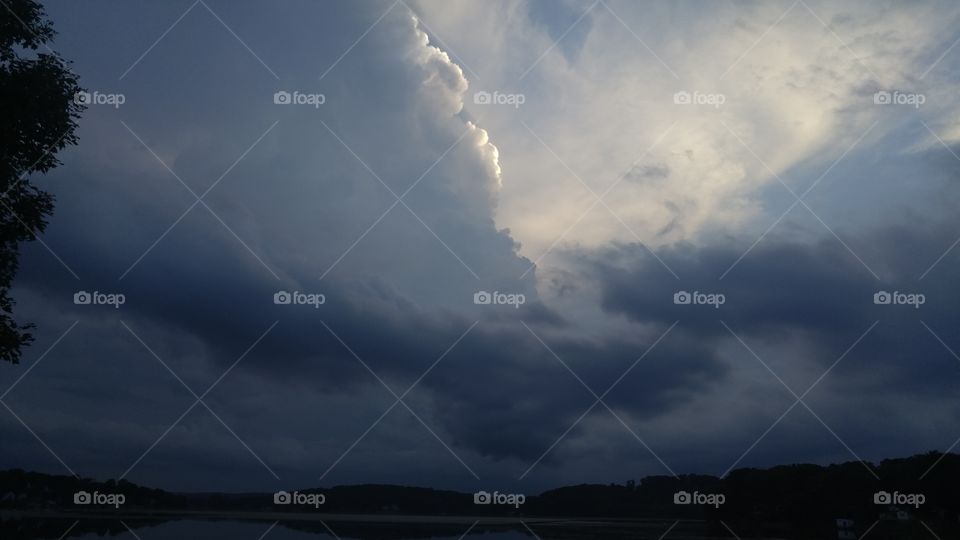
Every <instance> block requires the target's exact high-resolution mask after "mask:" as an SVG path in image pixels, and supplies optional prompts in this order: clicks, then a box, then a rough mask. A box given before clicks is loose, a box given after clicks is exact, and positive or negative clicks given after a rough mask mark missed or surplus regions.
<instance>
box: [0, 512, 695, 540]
mask: <svg viewBox="0 0 960 540" xmlns="http://www.w3.org/2000/svg"><path fill="white" fill-rule="evenodd" d="M528 525H529V526H530V527H531V528H532V529H533V531H534V532H535V533H536V537H535V536H534V535H533V533H531V532H530V531H529V530H528V529H527V528H526V527H525V526H524V525H522V524H515V525H511V526H500V527H492V526H489V527H487V528H484V526H483V525H480V526H476V527H473V528H471V526H470V521H469V520H468V521H466V522H465V523H459V524H436V523H404V524H391V523H378V522H373V521H362V520H358V521H356V522H344V521H330V522H327V523H326V524H324V523H323V522H320V521H296V522H282V523H281V522H278V523H274V522H271V521H230V520H202V519H184V520H176V521H162V522H160V521H154V522H147V521H143V520H135V519H125V520H120V519H81V520H79V521H78V520H77V519H76V518H73V517H56V518H38V517H34V518H27V517H23V518H20V519H10V520H6V521H4V520H0V538H2V539H3V540H60V539H61V538H62V539H63V540H67V539H82V540H95V539H102V538H121V539H129V540H188V539H194V538H196V539H204V540H244V539H249V540H261V539H262V540H308V539H313V540H318V539H333V538H341V539H345V540H346V539H360V540H417V539H436V540H447V539H449V540H457V539H459V538H464V537H466V538H478V537H482V538H483V539H484V540H521V539H522V540H532V539H534V538H539V539H541V540H552V539H563V540H586V539H594V538H596V539H613V538H617V539H624V538H644V539H646V538H649V539H656V538H659V537H661V536H662V534H663V533H664V532H666V530H667V529H668V528H669V526H670V523H666V522H649V523H632V524H630V525H625V524H618V525H614V526H613V527H610V524H607V526H603V527H596V526H594V525H587V524H584V523H582V522H581V523H579V524H574V523H570V524H563V525H559V524H557V523H555V522H554V523H535V522H531V523H528ZM327 526H329V529H327ZM128 527H129V528H128ZM131 529H132V531H131ZM694 529H696V530H694ZM703 532H704V531H703V530H702V529H700V528H699V527H693V526H691V525H690V524H681V525H679V526H676V527H674V528H673V529H672V530H671V532H670V537H671V538H672V539H682V538H690V537H700V538H703V537H704V536H706V535H704V534H703Z"/></svg>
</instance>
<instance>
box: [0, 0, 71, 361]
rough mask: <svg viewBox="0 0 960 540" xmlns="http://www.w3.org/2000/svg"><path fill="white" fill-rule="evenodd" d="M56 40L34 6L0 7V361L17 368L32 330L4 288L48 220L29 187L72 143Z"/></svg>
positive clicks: (47, 210) (64, 69) (67, 81)
mask: <svg viewBox="0 0 960 540" xmlns="http://www.w3.org/2000/svg"><path fill="white" fill-rule="evenodd" d="M54 34H55V32H54V30H53V26H52V25H51V23H50V21H49V20H48V19H47V17H46V14H45V12H44V10H43V8H42V7H41V6H40V5H39V4H38V3H37V2H34V1H33V0H4V2H3V3H2V5H0V361H7V362H12V363H14V364H16V363H19V361H20V356H21V352H22V349H23V347H25V346H26V345H28V344H29V343H31V342H32V341H33V336H32V335H31V333H30V329H31V328H32V327H33V325H32V324H25V323H20V322H17V321H16V320H15V319H14V313H13V311H14V305H15V302H14V300H13V298H11V297H10V286H11V282H12V281H13V278H14V277H15V275H16V273H17V268H18V261H19V254H20V245H21V244H22V243H24V242H29V241H32V240H35V239H36V238H37V237H38V236H39V235H40V234H41V233H42V232H43V231H44V229H45V228H46V225H47V218H48V217H49V216H50V215H51V213H52V212H53V203H54V200H53V196H52V195H50V194H49V193H47V192H45V191H43V190H41V189H39V188H37V187H36V186H34V185H33V184H32V183H31V182H30V176H31V175H35V174H43V173H46V172H47V171H49V170H50V169H52V168H54V167H56V166H57V165H59V164H60V162H59V161H58V160H57V158H56V153H57V152H58V151H60V150H62V149H63V148H65V147H66V146H67V145H73V144H76V143H77V136H76V134H75V131H76V128H77V120H78V119H79V117H80V112H81V111H82V110H83V106H82V105H80V104H79V103H77V102H76V101H75V96H76V95H77V93H78V92H80V91H81V88H80V86H79V84H78V80H77V76H76V75H75V74H73V73H72V72H71V71H70V68H69V62H68V61H66V60H64V59H63V58H61V57H60V56H59V55H58V54H56V53H54V52H53V51H52V50H51V49H50V48H49V43H50V42H51V40H52V39H53V36H54Z"/></svg>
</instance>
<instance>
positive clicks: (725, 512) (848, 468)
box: [0, 452, 960, 537]
mask: <svg viewBox="0 0 960 540" xmlns="http://www.w3.org/2000/svg"><path fill="white" fill-rule="evenodd" d="M871 470H872V471H873V473H874V474H875V475H876V476H877V477H879V478H880V480H879V481H878V480H877V478H876V477H874V475H873V474H871ZM958 480H960V455H957V454H942V453H937V452H931V453H927V454H922V455H917V456H913V457H909V458H903V459H888V460H885V461H883V462H881V463H880V464H879V465H874V464H865V463H861V462H848V463H843V464H838V465H829V466H820V465H783V466H778V467H773V468H770V469H751V468H744V469H737V470H735V471H733V472H731V473H730V474H729V475H727V476H726V477H724V478H717V477H714V476H701V475H683V476H680V477H676V478H675V477H672V476H648V477H645V478H642V479H640V480H628V481H626V482H625V483H624V484H609V485H605V484H582V485H576V486H567V487H561V488H558V489H552V490H548V491H545V492H543V493H541V494H538V495H533V494H528V495H526V500H525V501H524V503H523V504H522V505H520V506H519V507H515V506H510V505H502V504H489V505H483V504H475V503H474V494H473V493H461V492H455V491H442V490H435V489H430V488H422V487H406V486H391V485H373V484H368V485H353V486H333V487H329V488H310V489H299V490H298V492H299V493H301V494H313V493H323V494H324V497H325V500H324V502H323V504H322V506H319V507H318V508H314V507H313V506H304V505H278V504H274V494H273V493H245V494H229V493H204V494H178V493H170V492H167V491H163V490H159V489H151V488H146V487H142V486H138V485H135V484H132V483H130V482H126V481H120V482H115V481H112V480H109V481H106V482H98V481H95V480H90V479H81V478H75V477H71V476H55V475H48V474H42V473H36V472H26V471H22V470H8V471H3V472H0V511H21V512H24V513H28V514H30V515H37V514H38V513H39V514H42V513H44V512H71V513H78V514H82V513H84V512H87V513H89V512H94V511H95V512H96V513H97V514H98V515H110V514H113V513H116V514H118V515H119V516H127V515H139V516H140V517H141V518H144V517H149V516H151V515H153V514H154V513H163V514H165V515H166V514H167V513H169V512H173V513H175V512H180V511H183V512H188V511H189V512H205V511H206V512H250V513H257V512H271V513H273V512H298V513H304V512H317V513H324V514H350V513H356V514H387V515H390V514H395V515H425V516H502V517H531V518H533V517H558V518H569V517H583V518H601V517H602V518H615V519H690V520H705V521H707V522H713V523H725V524H729V525H730V526H731V527H732V528H734V529H736V530H737V532H738V534H739V535H741V536H753V535H757V534H770V533H771V530H770V529H771V528H774V529H778V530H779V529H782V530H783V531H794V532H796V531H798V530H818V531H826V530H831V531H833V530H834V528H835V527H836V520H837V519H844V520H852V522H854V523H857V524H858V528H859V529H861V530H862V529H863V528H864V527H865V526H866V525H869V524H871V523H876V522H899V523H901V524H902V526H909V524H911V523H914V524H916V523H921V522H922V523H923V524H924V525H926V523H938V524H950V523H952V524H957V523H958V522H960V484H958ZM289 489H290V491H291V492H293V491H294V490H295V489H296V487H295V486H290V488H289ZM81 491H84V492H90V493H93V492H99V493H122V494H124V496H125V502H124V504H123V505H122V506H121V507H119V508H114V507H111V506H106V507H105V506H83V505H76V504H74V494H75V493H77V492H81ZM884 492H885V493H891V494H893V493H898V494H901V495H904V494H907V495H909V494H921V495H922V496H923V502H922V504H920V505H919V506H917V505H909V504H899V505H898V504H895V503H896V501H890V503H884V504H878V502H882V501H878V500H877V494H878V493H884ZM678 493H690V494H693V493H699V494H722V495H723V504H720V505H712V506H711V505H705V504H676V503H675V497H677V494H678ZM917 526H918V527H919V525H917ZM784 536H787V534H784ZM831 537H836V533H835V532H832V535H831Z"/></svg>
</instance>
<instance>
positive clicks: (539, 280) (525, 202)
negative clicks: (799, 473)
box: [0, 0, 960, 493]
mask: <svg viewBox="0 0 960 540" xmlns="http://www.w3.org/2000/svg"><path fill="white" fill-rule="evenodd" d="M45 6H46V9H47V11H48V15H49V16H50V18H51V19H52V21H53V23H54V26H55V28H56V30H57V31H58V36H57V38H56V40H55V41H54V43H52V47H53V48H54V49H55V50H57V51H58V52H60V53H61V54H63V55H64V56H65V57H67V58H69V59H71V60H72V61H73V64H72V67H73V69H74V71H75V72H76V73H78V74H79V75H80V80H81V84H82V85H83V86H84V87H85V88H86V89H87V92H88V93H89V96H80V97H79V99H87V98H88V97H89V101H90V104H89V106H88V108H87V110H86V112H85V113H84V115H83V118H82V120H81V121H80V127H79V129H78V136H79V144H78V145H77V146H75V147H71V148H69V149H67V150H65V151H63V152H62V153H61V154H60V155H59V158H60V159H61V161H62V162H63V164H62V165H61V166H60V167H59V168H57V169H55V170H53V171H51V172H49V173H48V174H46V175H44V176H38V177H34V178H32V181H33V182H35V183H36V184H37V185H39V186H41V187H42V188H44V189H46V190H48V191H49V192H51V193H53V194H54V195H55V196H56V201H57V206H56V210H55V213H54V215H53V216H52V218H51V219H50V223H49V227H48V228H47V230H46V232H45V234H44V235H43V236H42V238H41V240H42V242H41V241H37V242H34V243H32V244H30V245H28V246H25V248H24V249H23V256H22V260H21V267H20V271H19V275H18V276H17V279H16V281H15V283H14V288H13V290H12V294H13V297H14V298H15V299H16V301H17V307H16V314H17V317H19V319H20V320H22V321H31V322H34V323H35V324H36V325H37V328H36V331H35V336H36V342H35V343H34V344H33V345H32V346H31V347H30V348H29V349H28V350H27V351H26V353H25V354H24V359H23V363H22V364H20V365H18V366H12V365H6V366H0V392H2V393H0V403H2V404H3V405H4V408H3V410H0V437H2V440H3V441H4V443H3V444H2V445H0V467H3V468H12V467H18V468H24V469H31V470H39V471H44V472H50V473H56V474H78V475H80V476H84V477H94V478H98V479H106V478H120V477H123V478H126V479H128V480H130V481H133V482H137V483H142V484H146V485H151V486H156V487H161V488H165V489H169V490H176V491H215V490H229V491H255V490H264V491H270V490H276V489H282V488H297V487H308V486H331V485H336V484H355V483H400V484H409V485H421V486H430V487H438V488H450V489H462V490H467V491H472V490H477V489H487V490H500V491H504V490H514V491H519V492H529V493H535V492H539V491H542V490H544V489H547V488H550V487H556V486H560V485H565V484H573V483H582V482H597V483H608V482H624V481H626V480H628V479H638V478H640V477H643V476H647V475H675V474H688V473H700V474H713V475H723V474H726V473H727V472H729V471H730V470H731V469H733V468H736V467H748V466H749V467H769V466H773V465H777V464H784V463H801V462H802V463H821V464H827V463H836V462H844V461H852V460H865V461H878V460H881V459H884V458H888V457H901V456H907V455H911V454H914V453H919V452H925V451H929V450H941V451H948V450H951V449H955V448H956V445H957V443H958V441H960V439H958V437H960V421H958V420H960V403H958V402H957V400H956V395H957V391H958V389H960V356H958V355H957V351H960V336H958V334H957V328H958V323H960V317H958V312H957V310H956V307H957V306H958V302H960V288H958V287H957V285H956V284H955V279H953V278H952V277H951V276H955V275H956V274H957V271H958V269H960V245H958V244H960V217H958V214H957V212H956V208H957V203H958V201H960V186H958V181H960V177H958V173H957V171H960V122H958V121H960V93H958V88H960V81H958V75H957V74H958V73H960V71H958V68H960V45H958V42H960V32H958V31H957V28H960V24H958V23H960V5H957V4H956V3H953V2H947V1H942V2H916V3H910V4H904V3H899V2H892V1H889V2H818V1H815V0H796V1H794V2H789V1H788V2H749V1H744V2H702V1H690V2H632V1H627V0H598V1H595V2H594V1H586V2H581V1H573V0H530V1H526V2H520V1H512V0H492V1H489V2H467V1H439V0H435V1H434V0H421V1H416V0H402V1H396V2H394V1H384V2H380V1H362V2H354V1H338V0H330V1H325V2H306V1H294V0H290V1H285V2H281V3H278V4H276V5H271V6H269V7H265V6H263V5H261V4H255V3H252V2H226V1H219V0H202V1H196V2H191V1H185V2H180V1H177V2H164V3H154V2H146V1H134V2H117V1H92V2H83V3H76V2H66V1H61V0H57V1H50V2H45ZM94 293H96V294H94ZM88 295H89V296H88ZM120 295H122V296H120ZM87 300H89V302H87ZM287 301H289V302H287ZM121 302H122V303H121Z"/></svg>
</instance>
